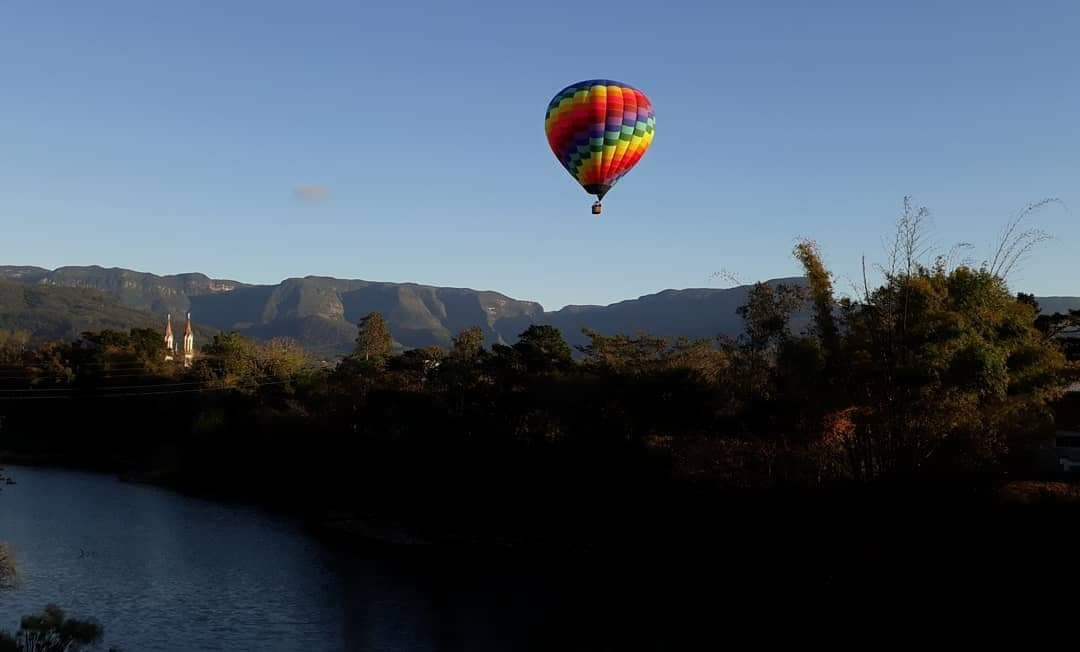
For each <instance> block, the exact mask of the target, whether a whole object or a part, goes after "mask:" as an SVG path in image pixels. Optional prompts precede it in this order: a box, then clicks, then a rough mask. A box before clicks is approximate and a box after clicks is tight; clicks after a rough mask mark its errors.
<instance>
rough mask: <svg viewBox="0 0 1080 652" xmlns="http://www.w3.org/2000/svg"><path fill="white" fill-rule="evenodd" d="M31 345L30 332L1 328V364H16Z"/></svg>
mask: <svg viewBox="0 0 1080 652" xmlns="http://www.w3.org/2000/svg"><path fill="white" fill-rule="evenodd" d="M29 345H30V332H29V331H24V330H16V331H9V330H4V329H0V365H16V364H19V363H20V362H21V361H22V357H23V355H24V354H25V353H26V352H27V351H28V349H29Z"/></svg>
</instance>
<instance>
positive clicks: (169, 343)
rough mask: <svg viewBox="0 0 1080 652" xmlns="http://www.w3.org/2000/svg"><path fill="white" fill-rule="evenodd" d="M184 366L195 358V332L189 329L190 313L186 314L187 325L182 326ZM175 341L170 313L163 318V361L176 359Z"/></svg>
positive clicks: (189, 364) (188, 365)
mask: <svg viewBox="0 0 1080 652" xmlns="http://www.w3.org/2000/svg"><path fill="white" fill-rule="evenodd" d="M183 347H184V350H183V353H184V366H185V367H190V366H191V363H192V362H193V361H194V360H195V332H194V331H192V330H191V313H190V312H189V313H188V314H187V325H186V326H184V341H183ZM176 354H177V351H176V342H175V340H174V339H173V332H172V315H168V316H167V317H166V318H165V361H166V362H168V361H171V360H174V359H176Z"/></svg>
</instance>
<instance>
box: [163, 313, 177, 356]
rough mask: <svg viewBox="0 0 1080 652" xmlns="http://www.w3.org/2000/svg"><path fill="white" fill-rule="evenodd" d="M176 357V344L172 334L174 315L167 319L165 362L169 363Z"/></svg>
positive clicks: (168, 316)
mask: <svg viewBox="0 0 1080 652" xmlns="http://www.w3.org/2000/svg"><path fill="white" fill-rule="evenodd" d="M175 355H176V343H175V342H174V341H173V334H172V315H167V316H166V317H165V362H169V361H171V360H172V359H173V357H174V356H175Z"/></svg>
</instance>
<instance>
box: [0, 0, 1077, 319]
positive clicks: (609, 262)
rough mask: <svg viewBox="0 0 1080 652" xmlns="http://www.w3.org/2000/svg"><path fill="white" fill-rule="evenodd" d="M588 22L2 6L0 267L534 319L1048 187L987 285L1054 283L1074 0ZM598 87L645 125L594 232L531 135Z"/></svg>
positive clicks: (1017, 200) (701, 13) (1070, 166)
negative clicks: (642, 114) (1023, 254)
mask: <svg viewBox="0 0 1080 652" xmlns="http://www.w3.org/2000/svg"><path fill="white" fill-rule="evenodd" d="M214 4H219V5H222V6H220V7H215V6H213V5H214ZM583 6H584V5H583V3H581V2H580V1H579V2H532V3H516V2H491V3H487V2H484V3H480V2H471V3H433V2H432V3H427V4H409V3H406V2H393V3H389V4H386V5H382V6H376V5H375V4H372V3H366V2H365V3H358V2H317V1H312V2H304V3H299V2H290V3H282V2H269V1H266V0H261V1H259V2H254V1H251V2H248V1H232V2H222V3H183V2H175V3H168V2H112V1H108V0H102V1H101V2H96V3H73V2H50V1H47V0H33V1H22V0H15V1H12V2H6V3H4V4H3V5H2V6H0V223H2V224H3V231H2V236H0V263H6V264H33V265H41V266H46V267H56V266H60V265H77V264H101V265H105V266H120V267H130V268H135V269H140V270H146V271H153V272H156V273H176V272H183V271H202V272H206V273H208V274H210V275H212V276H217V277H225V278H234V279H238V280H242V281H247V282H276V281H278V280H280V279H282V278H285V277H289V276H303V275H307V274H322V275H333V276H340V277H350V278H365V279H371V280H387V281H416V282H421V283H430V284H435V285H451V286H464V287H474V288H479V289H496V290H499V291H502V292H505V293H507V294H509V295H511V296H514V297H519V298H525V299H533V300H538V301H540V302H542V303H543V304H544V305H545V307H547V308H549V309H552V308H558V307H561V306H562V305H564V304H567V303H609V302H612V301H617V300H621V299H624V298H632V297H637V296H639V295H641V294H646V293H649V292H654V291H658V290H662V289H665V288H683V287H701V286H709V285H712V286H715V287H722V286H726V285H730V284H731V282H730V281H723V280H719V279H710V275H711V274H713V273H714V272H717V271H720V270H725V271H727V272H730V273H733V274H735V275H736V276H737V277H738V278H739V279H741V280H742V281H745V282H749V281H753V280H759V279H766V278H771V277H778V276H786V275H792V274H795V273H797V272H798V268H797V267H796V265H795V263H794V261H793V259H792V258H791V255H790V250H791V246H792V244H793V243H794V240H795V238H797V237H800V236H807V237H812V238H814V239H816V240H818V241H819V242H821V244H822V245H823V247H824V250H825V253H826V256H827V260H828V262H829V264H830V265H831V266H832V268H833V269H834V271H835V272H836V274H837V276H838V285H840V286H841V287H842V288H843V287H846V286H847V285H848V279H849V278H852V277H855V276H857V274H858V269H859V260H860V256H862V255H863V254H866V255H867V256H868V258H869V259H870V260H871V261H874V260H881V259H882V258H883V254H882V245H881V238H882V236H884V235H887V234H888V233H889V232H890V231H891V228H892V224H893V222H894V220H895V218H896V216H897V214H898V213H899V210H900V207H901V202H902V198H903V196H904V195H912V196H913V197H914V201H915V202H916V203H917V204H919V205H925V206H927V207H929V208H930V209H931V211H932V213H933V217H934V219H933V231H932V235H933V240H934V242H936V243H938V244H939V245H940V247H941V248H942V249H947V248H948V247H949V246H950V245H951V244H953V243H955V242H959V241H967V242H971V243H972V244H973V245H975V249H974V251H973V253H972V255H973V256H975V257H979V256H980V255H982V254H983V253H984V252H986V251H987V250H988V249H989V248H990V246H991V244H992V242H993V241H994V238H995V237H996V234H997V233H998V231H999V230H1000V227H1001V226H1002V225H1003V224H1004V223H1005V221H1007V220H1008V219H1009V218H1010V216H1012V215H1013V214H1014V213H1015V212H1016V211H1017V210H1019V209H1021V208H1023V207H1024V206H1025V205H1027V204H1029V203H1031V202H1034V201H1038V200H1040V199H1043V198H1044V197H1060V198H1061V199H1062V200H1063V201H1064V202H1065V203H1066V206H1067V209H1065V208H1061V207H1058V206H1052V207H1048V208H1046V209H1044V210H1042V211H1040V212H1039V213H1037V214H1036V215H1034V216H1033V217H1032V222H1031V224H1032V226H1037V227H1040V228H1043V229H1045V230H1046V231H1049V232H1051V233H1052V234H1053V235H1054V236H1055V240H1054V241H1053V242H1051V243H1049V244H1048V245H1046V246H1044V247H1043V248H1042V249H1041V251H1040V253H1039V256H1038V257H1037V258H1036V259H1033V260H1032V261H1031V262H1029V263H1028V265H1027V266H1026V267H1024V268H1023V269H1022V270H1021V271H1020V272H1019V273H1017V274H1015V275H1014V276H1013V278H1012V282H1013V286H1014V289H1018V290H1025V291H1034V292H1036V293H1038V294H1073V295H1080V256H1078V255H1077V251H1080V83H1078V82H1080V38H1078V37H1077V35H1078V34H1080V3H1077V2H1075V0H1061V1H1055V0H1048V1H1045V2H1039V3H1037V6H1036V4H1033V3H1023V2H1008V3H1006V2H985V1H984V2H959V1H956V2H947V3H946V2H906V3H877V2H865V1H852V2H825V1H822V2H813V3H808V2H795V1H791V2H757V3H745V2H740V3H728V2H715V3H712V2H701V3H682V2H649V3H635V2H627V1H624V2H620V3H617V4H612V3H595V7H596V8H595V9H592V10H585V9H583V8H582V7H583ZM592 78H610V79H616V80H619V81H622V82H626V83H629V84H632V85H634V86H637V87H638V88H640V89H642V90H643V91H644V92H645V93H647V94H648V95H649V96H650V98H651V99H652V101H653V104H654V107H655V110H656V116H657V132H656V139H655V141H654V143H653V147H652V148H651V150H650V151H649V152H648V153H647V154H646V155H645V157H644V159H643V160H642V161H641V163H640V164H639V165H638V166H637V167H636V168H635V169H634V170H633V171H631V172H630V173H629V174H628V175H627V176H626V177H625V178H624V179H623V180H622V182H621V183H620V184H619V185H618V186H617V187H616V188H615V189H614V190H613V191H612V192H611V193H610V194H609V195H608V197H607V198H606V200H605V202H604V206H605V208H604V214H603V215H602V216H601V217H600V218H599V219H597V218H594V217H593V216H592V215H591V214H590V213H589V205H590V204H591V198H590V197H589V196H587V195H586V194H585V193H584V192H583V191H582V190H581V188H580V187H579V186H577V185H576V184H575V183H574V181H573V180H572V179H571V178H570V176H569V174H567V173H566V172H565V171H564V170H563V169H562V168H561V167H560V166H559V165H558V163H557V162H556V160H555V158H554V156H553V155H552V154H551V152H550V150H549V149H548V147H547V143H546V141H545V138H544V133H543V115H544V110H545V108H546V105H547V102H548V101H549V99H550V98H551V96H552V95H553V94H554V93H555V92H556V91H558V90H559V89H561V88H562V87H563V86H565V85H567V84H569V83H571V82H574V81H578V80H581V79H592ZM302 187H312V188H320V189H323V190H322V191H321V192H324V193H325V194H324V195H322V196H320V197H316V198H314V200H313V199H312V198H311V197H308V198H307V199H304V198H301V197H300V196H299V195H298V194H297V193H298V189H299V188H302ZM315 194H317V193H315Z"/></svg>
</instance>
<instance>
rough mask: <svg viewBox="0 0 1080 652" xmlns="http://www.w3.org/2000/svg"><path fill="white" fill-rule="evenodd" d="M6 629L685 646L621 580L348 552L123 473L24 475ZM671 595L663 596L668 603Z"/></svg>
mask: <svg viewBox="0 0 1080 652" xmlns="http://www.w3.org/2000/svg"><path fill="white" fill-rule="evenodd" d="M7 473H8V475H11V476H12V477H14V478H15V479H16V480H17V481H18V484H17V485H15V486H5V487H3V492H2V493H0V541H6V542H9V543H10V544H12V545H13V546H14V548H15V553H16V558H17V560H18V566H19V583H18V586H17V587H16V588H14V589H10V590H0V628H6V629H12V630H13V629H15V628H16V626H17V624H18V619H19V617H20V616H21V615H24V614H28V613H31V612H36V611H39V610H40V609H41V608H42V607H43V606H44V605H45V604H47V603H50V602H55V603H57V604H59V605H60V606H62V607H63V608H64V609H65V610H67V611H68V613H69V614H70V615H72V616H84V617H93V618H95V619H97V620H98V621H99V622H101V623H102V624H103V625H105V633H106V645H114V646H118V647H119V648H121V649H123V650H127V651H135V650H214V649H228V650H410V651H411V650H481V651H486V650H500V651H503V650H518V649H558V650H600V649H613V650H614V649H619V650H624V649H673V648H672V647H671V646H670V645H667V644H664V643H662V642H659V641H661V639H662V638H663V637H662V636H661V635H660V631H661V630H662V629H663V628H659V626H658V625H657V624H656V621H657V619H656V617H655V608H653V607H650V606H649V605H648V604H646V603H644V602H643V601H642V600H641V599H640V598H639V597H635V596H634V591H633V590H632V588H628V587H625V586H620V585H618V584H617V583H615V584H613V583H612V580H611V578H610V577H608V578H599V577H595V578H593V577H589V576H588V575H587V574H584V575H583V574H577V575H575V576H573V577H566V576H560V575H558V574H552V573H550V572H548V571H546V570H545V571H540V570H539V569H536V568H531V569H530V568H516V569H507V568H492V567H490V565H482V564H477V563H476V562H464V561H459V562H457V563H453V564H439V565H438V567H437V568H433V567H432V566H431V565H430V564H420V565H418V564H415V563H413V564H405V563H403V562H401V561H391V560H387V559H378V558H376V557H373V556H365V555H363V554H359V553H356V552H355V551H343V550H340V549H338V548H335V547H331V546H328V545H325V544H324V543H322V542H320V541H318V540H316V539H314V538H312V537H311V536H310V535H308V534H307V533H306V532H305V531H303V530H302V529H301V528H300V527H299V525H298V524H296V523H293V522H290V521H289V520H288V519H285V518H282V517H281V516H277V515H271V514H268V513H265V512H262V511H260V510H257V509H254V508H247V507H236V506H230V505H223V504H218V503H214V502H210V501H205V500H200V499H195V498H189V497H185V496H181V495H177V494H174V493H171V492H169V491H166V490H162V489H158V488H154V487H147V486H142V485H135V484H127V483H122V482H119V481H117V480H116V479H114V478H113V477H111V476H108V475H99V474H91V473H79V472H71V471H59V470H46V469H36V468H24V467H8V468H7ZM661 600H662V598H661Z"/></svg>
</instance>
